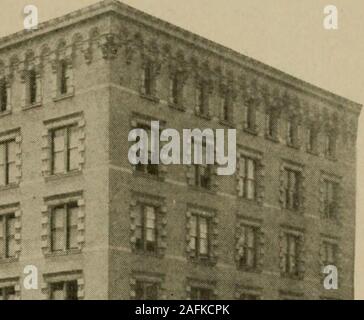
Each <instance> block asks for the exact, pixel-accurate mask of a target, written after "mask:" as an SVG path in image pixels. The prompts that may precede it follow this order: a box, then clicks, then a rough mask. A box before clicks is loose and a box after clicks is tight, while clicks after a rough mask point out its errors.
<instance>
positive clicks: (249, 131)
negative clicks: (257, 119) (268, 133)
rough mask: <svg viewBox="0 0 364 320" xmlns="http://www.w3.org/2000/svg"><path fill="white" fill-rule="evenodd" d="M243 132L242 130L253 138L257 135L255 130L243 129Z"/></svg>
mask: <svg viewBox="0 0 364 320" xmlns="http://www.w3.org/2000/svg"><path fill="white" fill-rule="evenodd" d="M243 130H244V132H246V133H249V134H251V135H253V136H257V135H258V130H257V129H251V128H244V129H243Z"/></svg>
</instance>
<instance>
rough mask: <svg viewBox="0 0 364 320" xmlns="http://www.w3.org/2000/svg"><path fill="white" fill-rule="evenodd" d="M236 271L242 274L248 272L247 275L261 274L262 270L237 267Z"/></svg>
mask: <svg viewBox="0 0 364 320" xmlns="http://www.w3.org/2000/svg"><path fill="white" fill-rule="evenodd" d="M238 270H239V271H242V272H249V273H261V272H262V270H261V269H259V268H257V267H255V268H254V267H243V266H239V265H238Z"/></svg>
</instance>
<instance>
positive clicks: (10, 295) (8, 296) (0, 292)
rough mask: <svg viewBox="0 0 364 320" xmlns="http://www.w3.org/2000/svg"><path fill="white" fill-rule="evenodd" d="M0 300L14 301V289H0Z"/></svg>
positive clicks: (12, 287)
mask: <svg viewBox="0 0 364 320" xmlns="http://www.w3.org/2000/svg"><path fill="white" fill-rule="evenodd" d="M0 300H15V287H14V286H9V287H3V288H0Z"/></svg>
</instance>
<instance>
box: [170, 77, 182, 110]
mask: <svg viewBox="0 0 364 320" xmlns="http://www.w3.org/2000/svg"><path fill="white" fill-rule="evenodd" d="M181 77H182V74H181V73H180V72H175V73H174V74H173V75H172V77H171V79H170V88H169V97H170V102H171V103H172V104H173V105H174V106H179V107H182V106H183V82H182V79H181Z"/></svg>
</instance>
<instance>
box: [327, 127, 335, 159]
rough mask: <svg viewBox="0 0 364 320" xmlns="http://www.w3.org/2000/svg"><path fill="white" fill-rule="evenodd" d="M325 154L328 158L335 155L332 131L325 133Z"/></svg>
mask: <svg viewBox="0 0 364 320" xmlns="http://www.w3.org/2000/svg"><path fill="white" fill-rule="evenodd" d="M325 155H326V157H328V158H334V157H335V155H336V137H335V135H334V134H332V133H328V134H326V135H325Z"/></svg>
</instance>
